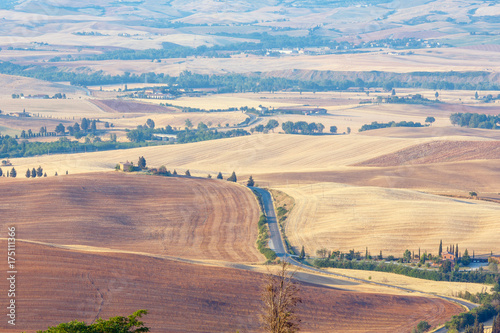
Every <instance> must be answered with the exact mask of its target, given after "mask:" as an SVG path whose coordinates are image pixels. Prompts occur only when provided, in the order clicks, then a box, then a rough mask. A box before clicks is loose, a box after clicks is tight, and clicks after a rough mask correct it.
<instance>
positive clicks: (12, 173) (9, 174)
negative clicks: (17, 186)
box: [0, 167, 17, 178]
mask: <svg viewBox="0 0 500 333" xmlns="http://www.w3.org/2000/svg"><path fill="white" fill-rule="evenodd" d="M2 176H3V177H12V178H16V177H17V171H16V169H15V168H14V167H12V169H10V171H7V172H6V173H5V175H4V173H3V170H2V169H1V168H0V177H2Z"/></svg>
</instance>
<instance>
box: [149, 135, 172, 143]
mask: <svg viewBox="0 0 500 333" xmlns="http://www.w3.org/2000/svg"><path fill="white" fill-rule="evenodd" d="M154 138H156V139H158V140H161V141H168V142H176V141H177V135H175V134H154Z"/></svg>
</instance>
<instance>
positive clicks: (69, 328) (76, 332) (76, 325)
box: [37, 310, 149, 333]
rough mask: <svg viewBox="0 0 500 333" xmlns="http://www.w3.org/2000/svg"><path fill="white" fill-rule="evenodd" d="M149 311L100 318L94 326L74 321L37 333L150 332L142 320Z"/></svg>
mask: <svg viewBox="0 0 500 333" xmlns="http://www.w3.org/2000/svg"><path fill="white" fill-rule="evenodd" d="M147 313H148V311H147V310H137V311H136V312H134V313H133V314H132V315H130V316H128V317H121V316H118V317H113V318H109V319H108V320H104V319H101V318H99V319H98V320H97V322H95V323H94V324H90V325H87V324H85V323H84V322H83V321H77V320H74V321H72V322H69V323H63V324H59V325H57V326H55V327H49V329H48V330H46V331H38V332H37V333H142V332H149V327H146V326H144V323H143V322H142V321H139V320H138V319H137V318H141V317H142V315H146V314H147Z"/></svg>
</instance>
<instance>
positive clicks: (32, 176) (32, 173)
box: [31, 168, 36, 178]
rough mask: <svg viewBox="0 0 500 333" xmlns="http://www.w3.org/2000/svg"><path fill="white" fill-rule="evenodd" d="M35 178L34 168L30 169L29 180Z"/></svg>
mask: <svg viewBox="0 0 500 333" xmlns="http://www.w3.org/2000/svg"><path fill="white" fill-rule="evenodd" d="M35 177H36V170H35V168H33V169H31V178H35Z"/></svg>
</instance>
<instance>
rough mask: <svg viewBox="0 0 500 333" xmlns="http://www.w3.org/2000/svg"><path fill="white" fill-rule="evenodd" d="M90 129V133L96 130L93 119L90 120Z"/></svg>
mask: <svg viewBox="0 0 500 333" xmlns="http://www.w3.org/2000/svg"><path fill="white" fill-rule="evenodd" d="M90 130H91V131H92V133H95V132H96V131H97V125H96V121H95V120H92V123H91V124H90Z"/></svg>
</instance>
